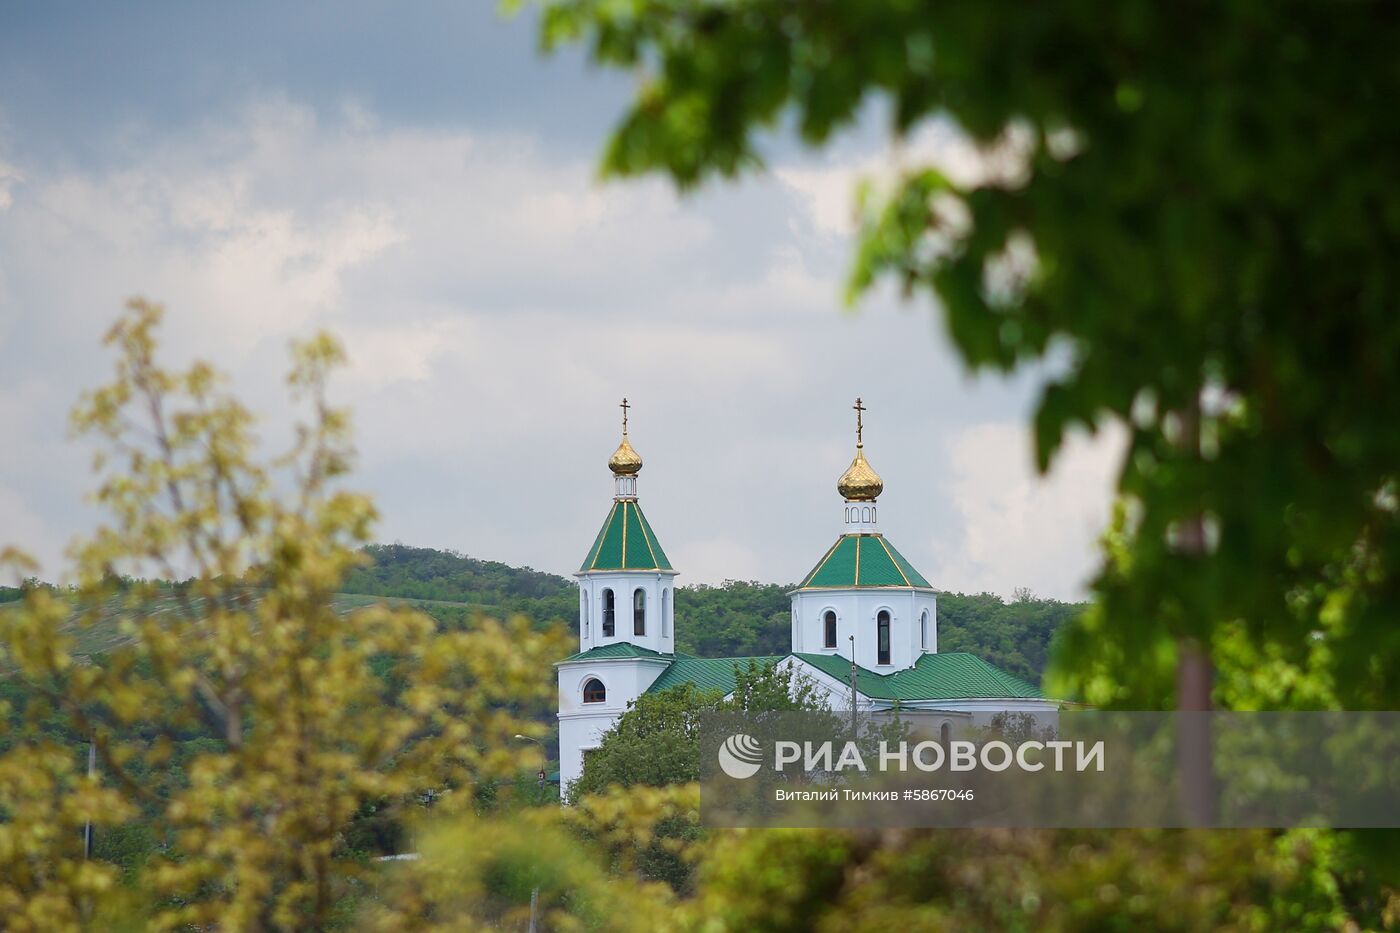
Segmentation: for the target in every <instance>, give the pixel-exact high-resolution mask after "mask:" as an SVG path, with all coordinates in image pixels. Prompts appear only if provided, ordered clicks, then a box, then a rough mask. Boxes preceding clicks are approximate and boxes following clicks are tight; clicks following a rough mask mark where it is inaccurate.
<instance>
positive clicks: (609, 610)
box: [603, 590, 616, 638]
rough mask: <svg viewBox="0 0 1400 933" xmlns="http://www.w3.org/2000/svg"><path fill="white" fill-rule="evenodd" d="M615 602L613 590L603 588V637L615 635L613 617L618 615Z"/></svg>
mask: <svg viewBox="0 0 1400 933" xmlns="http://www.w3.org/2000/svg"><path fill="white" fill-rule="evenodd" d="M613 610H614V604H613V591H612V590H603V637H604V638H612V637H613V628H614V627H613V617H614V616H615V615H616V613H615V612H614V611H613Z"/></svg>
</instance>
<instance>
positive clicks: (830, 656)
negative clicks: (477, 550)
mask: <svg viewBox="0 0 1400 933" xmlns="http://www.w3.org/2000/svg"><path fill="white" fill-rule="evenodd" d="M863 411H864V408H863V407H862V405H861V402H860V400H859V399H857V400H856V452H855V457H854V459H852V460H851V465H850V467H848V468H847V470H846V472H845V473H843V474H842V475H841V478H840V480H838V481H837V484H836V489H837V491H838V492H839V493H840V494H841V498H842V500H843V501H842V506H841V521H842V527H841V533H840V535H839V537H837V539H836V542H835V543H834V544H832V545H831V546H830V547H829V548H827V550H826V553H825V554H823V555H822V557H821V560H819V561H817V564H816V566H814V567H813V568H812V570H811V572H809V573H808V574H807V575H806V576H805V577H804V578H803V580H802V583H801V584H800V585H799V586H798V587H797V588H796V589H795V590H793V591H792V592H791V593H790V594H789V596H790V598H791V600H792V644H791V650H790V652H789V653H788V654H787V655H785V656H776V657H763V658H696V657H692V656H690V655H687V654H683V653H680V652H677V651H676V619H675V599H674V593H675V580H676V576H677V571H676V570H675V569H674V568H673V567H672V566H671V562H670V561H669V560H668V559H667V557H666V552H665V551H664V550H662V548H661V542H660V541H659V540H657V537H656V533H655V532H654V531H652V528H651V524H650V523H649V522H648V521H647V519H646V516H645V515H644V514H642V508H641V504H640V502H639V501H638V498H637V474H638V473H640V472H641V469H642V458H641V456H639V455H638V454H637V451H636V450H635V449H633V447H632V443H631V441H630V440H629V439H628V437H627V400H626V399H623V420H622V443H620V444H619V445H618V448H617V450H616V451H615V452H614V453H613V455H612V457H611V459H609V460H608V469H610V470H611V471H612V474H613V482H614V484H615V492H614V495H613V502H612V508H611V509H610V510H609V512H608V517H607V518H606V519H605V520H604V522H603V527H602V530H600V531H599V532H598V537H597V539H596V540H595V541H594V542H593V546H592V547H591V548H589V550H588V556H587V557H586V558H585V559H584V561H583V566H582V567H580V568H579V570H578V573H577V574H575V576H577V577H578V581H579V651H578V653H577V654H574V655H571V656H570V657H568V658H566V659H564V660H563V661H560V662H559V663H558V664H557V665H556V666H557V667H558V669H559V778H560V787H568V785H569V783H570V782H571V781H574V780H577V779H578V777H579V776H580V775H581V774H582V773H583V761H584V756H585V755H587V754H588V752H589V751H590V750H592V749H594V748H597V747H598V744H599V742H600V741H601V739H602V736H603V733H605V732H606V731H607V730H608V729H609V728H611V727H612V725H613V723H615V722H616V721H617V719H618V717H619V716H621V715H622V714H623V712H625V711H626V709H627V706H628V704H629V703H631V702H632V701H633V700H635V699H637V697H639V696H641V695H642V694H643V693H647V692H656V691H661V690H666V689H668V688H670V687H674V686H677V685H679V684H684V683H691V684H694V685H695V686H696V687H698V688H700V689H703V690H707V691H714V690H718V691H720V692H721V693H724V694H726V695H727V694H729V693H732V692H733V690H734V683H735V668H736V667H747V665H748V662H749V661H751V660H755V661H758V662H759V663H775V664H780V665H792V666H793V667H795V668H796V669H797V670H799V671H800V672H801V674H802V675H805V677H807V678H809V679H810V680H811V681H812V682H814V683H815V684H816V685H817V686H818V687H819V688H820V689H822V690H824V691H826V693H827V694H828V696H827V701H828V703H829V705H830V706H831V708H832V709H850V707H851V702H852V689H851V682H852V676H853V674H854V679H855V684H856V689H855V703H856V706H857V709H859V710H860V711H861V712H879V711H883V710H890V709H894V708H896V707H897V708H898V709H899V711H900V714H901V715H902V716H905V717H906V718H914V719H917V720H919V721H920V723H921V725H925V726H931V727H933V728H937V729H939V730H940V731H941V732H942V734H943V735H944V736H945V737H946V736H947V735H948V733H949V731H950V730H953V731H957V730H961V729H962V728H965V727H967V726H977V725H984V724H985V723H986V722H988V721H990V719H991V718H992V716H994V715H996V714H997V713H999V712H1003V711H1012V712H1028V713H1037V714H1048V713H1052V712H1053V711H1054V710H1056V709H1058V708H1059V704H1058V703H1057V702H1055V701H1054V700H1051V699H1049V698H1047V697H1045V696H1044V694H1042V693H1041V692H1040V691H1039V690H1037V689H1036V688H1035V687H1034V686H1032V685H1030V684H1028V683H1026V682H1024V681H1022V680H1019V679H1018V678H1016V677H1012V676H1011V675H1010V674H1007V673H1005V672H1004V671H1000V670H998V669H997V668H995V667H993V666H992V665H990V664H988V663H987V662H985V661H983V660H982V659H980V658H978V657H975V656H974V655H971V654H966V653H962V652H956V653H944V654H940V653H939V652H938V593H937V591H936V590H935V589H934V588H933V586H932V585H930V583H929V582H928V580H926V579H925V578H924V577H923V576H922V575H921V574H920V573H919V572H918V571H917V570H915V569H914V567H913V566H912V565H911V564H910V563H909V562H908V561H907V560H905V559H904V556H903V555H902V554H900V553H899V551H898V550H896V549H895V547H894V545H893V544H891V543H890V542H889V540H888V539H886V538H885V536H884V535H883V534H881V533H880V530H879V525H878V520H877V506H876V499H877V498H878V497H879V495H880V493H881V492H883V491H884V488H885V486H884V481H883V480H881V479H880V476H879V474H877V473H876V472H875V470H874V469H873V468H872V467H871V466H870V463H869V462H868V461H867V460H866V459H865V449H864V444H863V437H862V433H863V425H862V422H861V415H862V412H863ZM853 660H854V662H855V664H854V671H853V670H852V661H853Z"/></svg>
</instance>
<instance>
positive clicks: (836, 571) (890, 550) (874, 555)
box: [798, 535, 932, 589]
mask: <svg viewBox="0 0 1400 933" xmlns="http://www.w3.org/2000/svg"><path fill="white" fill-rule="evenodd" d="M854 586H918V587H924V588H927V589H931V588H932V587H931V586H930V585H929V582H928V581H927V580H925V579H924V578H923V575H922V574H920V573H919V572H918V571H917V570H915V569H914V568H913V566H911V565H910V563H909V561H907V560H905V559H904V555H903V554H901V553H899V552H898V551H896V550H895V548H894V545H893V544H890V543H889V542H888V541H886V540H885V537H884V535H842V536H841V537H839V538H837V539H836V543H835V544H833V545H832V546H831V547H830V548H829V549H828V550H827V552H826V555H825V556H823V557H822V559H821V560H820V561H819V562H818V563H817V566H815V567H813V568H812V572H811V573H809V574H807V577H806V579H804V580H803V581H802V583H801V585H800V586H799V587H798V589H809V588H810V589H827V588H833V587H839V588H842V589H844V588H847V587H854Z"/></svg>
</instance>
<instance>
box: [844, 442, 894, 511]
mask: <svg viewBox="0 0 1400 933" xmlns="http://www.w3.org/2000/svg"><path fill="white" fill-rule="evenodd" d="M836 490H837V491H838V492H839V493H841V495H842V497H843V498H845V499H846V500H847V501H848V502H873V501H875V497H876V496H878V495H880V493H882V492H884V491H885V481H884V480H882V479H880V474H879V473H876V472H875V470H874V468H872V467H871V466H870V462H869V461H868V460H866V459H865V450H864V448H863V446H862V445H860V444H857V445H856V455H855V458H854V459H853V460H852V461H851V465H850V466H849V467H847V468H846V472H845V473H842V474H841V478H840V479H839V480H837V481H836Z"/></svg>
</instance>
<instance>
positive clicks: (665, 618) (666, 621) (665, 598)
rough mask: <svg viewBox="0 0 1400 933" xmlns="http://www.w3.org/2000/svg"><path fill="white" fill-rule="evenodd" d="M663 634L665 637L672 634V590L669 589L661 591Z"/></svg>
mask: <svg viewBox="0 0 1400 933" xmlns="http://www.w3.org/2000/svg"><path fill="white" fill-rule="evenodd" d="M661 634H662V635H663V636H666V635H670V634H671V590H670V588H669V587H668V588H666V589H664V590H662V591H661Z"/></svg>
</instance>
